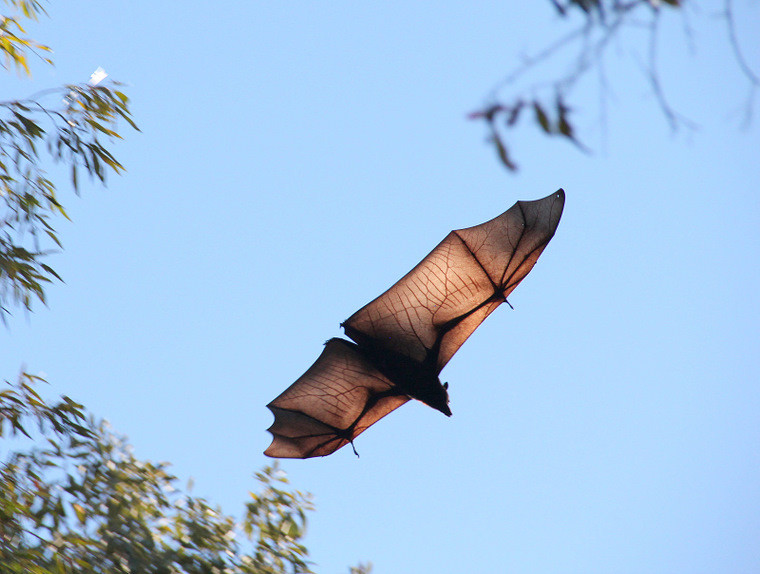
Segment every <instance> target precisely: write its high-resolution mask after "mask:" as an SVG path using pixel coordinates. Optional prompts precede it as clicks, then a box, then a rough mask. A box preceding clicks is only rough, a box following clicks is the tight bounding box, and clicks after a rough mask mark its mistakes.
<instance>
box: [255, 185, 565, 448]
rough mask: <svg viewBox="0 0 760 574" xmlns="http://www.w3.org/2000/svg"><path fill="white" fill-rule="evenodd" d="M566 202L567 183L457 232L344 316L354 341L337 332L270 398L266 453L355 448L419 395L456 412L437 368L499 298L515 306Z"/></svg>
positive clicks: (343, 324)
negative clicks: (516, 292)
mask: <svg viewBox="0 0 760 574" xmlns="http://www.w3.org/2000/svg"><path fill="white" fill-rule="evenodd" d="M563 206H564V192H563V191H562V190H559V191H558V192H556V193H555V194H552V195H550V196H548V197H546V198H543V199H540V200H535V201H528V202H517V203H516V204H515V205H514V206H512V208H510V209H509V210H507V211H506V212H504V213H503V214H501V215H500V216H498V217H496V218H494V219H492V220H490V221H487V222H485V223H483V224H481V225H476V226H474V227H469V228H465V229H461V230H458V231H452V232H451V233H449V234H448V235H447V236H446V237H445V238H444V240H443V241H441V242H440V243H439V244H438V246H436V247H435V248H434V249H433V251H431V252H430V254H428V255H427V256H426V257H425V258H424V259H423V260H422V261H421V262H420V263H419V264H418V265H417V266H415V268H414V269H412V270H411V271H410V272H409V273H407V274H406V275H405V276H404V277H402V278H401V279H400V280H399V281H397V282H396V283H395V284H394V285H393V286H392V287H391V288H390V289H388V290H387V291H386V292H385V293H383V294H382V295H381V296H380V297H378V298H376V299H375V300H373V301H371V302H370V303H368V304H367V305H365V306H364V307H363V308H362V309H360V310H359V311H357V312H356V313H354V314H353V315H352V316H351V317H349V318H348V319H347V320H346V321H345V322H344V323H341V326H342V327H343V329H344V330H345V333H346V335H347V336H348V337H350V338H351V339H353V341H355V343H352V342H349V341H346V340H344V339H330V340H329V341H328V342H327V343H326V344H325V350H324V351H323V353H322V355H320V357H319V358H318V359H317V361H316V362H315V363H314V365H312V367H311V368H310V369H309V370H307V372H306V373H304V375H303V376H302V377H300V378H299V379H298V380H297V381H296V382H295V383H293V385H291V386H290V387H289V388H288V389H287V390H286V391H285V392H283V393H282V394H281V395H280V396H278V397H277V398H276V399H275V400H274V401H272V402H271V403H270V404H269V405H268V407H269V408H270V410H271V411H272V413H273V414H274V415H275V422H274V423H273V424H272V426H271V427H270V429H269V430H270V432H271V433H272V434H273V437H274V438H273V442H272V444H271V445H270V447H269V448H268V449H267V451H266V453H265V454H267V455H269V456H277V457H287V458H309V457H312V456H326V455H328V454H331V453H332V452H334V451H335V450H337V449H339V448H340V447H342V446H344V445H345V444H351V446H352V448H353V447H354V444H353V441H354V439H355V438H356V437H357V436H358V435H359V434H360V433H361V432H363V431H364V430H366V428H368V427H369V426H371V425H372V424H374V423H375V422H377V421H378V420H379V419H380V418H382V417H383V416H385V415H386V414H388V413H389V412H391V411H392V410H394V409H396V408H398V407H399V406H401V405H402V404H403V403H404V402H406V401H407V400H408V399H410V398H414V399H417V400H419V401H421V402H423V403H425V404H427V405H429V406H431V407H432V408H434V409H436V410H439V411H441V412H442V413H444V414H445V415H447V416H450V415H451V410H450V409H449V406H448V403H449V397H448V392H447V388H448V385H447V384H446V385H442V384H441V382H440V379H439V378H438V374H439V373H440V371H441V369H442V368H443V366H444V365H445V364H446V363H447V362H448V360H450V358H451V356H452V355H453V354H454V353H455V352H456V350H457V349H458V348H459V347H460V346H461V344H462V343H463V342H464V341H465V340H466V339H467V337H469V336H470V334H471V333H472V332H473V331H474V330H475V329H476V328H477V326H478V325H479V324H480V323H481V322H482V321H483V320H484V319H485V318H486V317H487V316H488V315H489V314H490V313H491V312H493V310H494V309H496V307H498V305H499V304H500V303H503V302H506V303H507V304H508V305H509V306H510V307H511V306H512V305H511V304H509V301H508V300H507V296H508V295H509V293H511V291H512V290H513V289H514V288H515V287H516V286H517V284H519V283H520V281H522V280H523V279H524V277H525V276H526V275H527V274H528V273H529V272H530V270H531V269H532V267H533V265H534V264H535V262H536V260H537V259H538V257H539V255H540V254H541V252H542V251H543V249H544V247H546V245H547V243H548V242H549V240H550V239H551V238H552V236H553V235H554V231H555V230H556V227H557V224H558V223H559V219H560V217H561V214H562V208H563ZM453 310H457V311H460V313H459V314H458V315H454V314H453V313H452V311H453ZM449 335H450V337H449ZM330 421H333V422H330ZM354 452H355V453H356V449H355V448H354ZM357 456H358V453H357Z"/></svg>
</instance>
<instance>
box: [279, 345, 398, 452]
mask: <svg viewBox="0 0 760 574" xmlns="http://www.w3.org/2000/svg"><path fill="white" fill-rule="evenodd" d="M393 389H394V385H393V384H392V383H391V382H390V381H389V380H388V379H387V378H386V377H385V376H383V375H382V374H381V373H380V372H379V371H377V369H375V367H374V366H372V364H371V363H369V362H368V361H367V360H366V359H365V358H364V356H363V355H362V354H361V352H360V351H358V350H357V348H356V346H355V345H354V344H353V343H349V342H348V341H344V340H342V339H331V340H330V341H328V342H327V344H326V345H325V349H324V351H322V354H321V355H320V356H319V358H318V359H317V360H316V362H315V363H314V364H313V365H312V366H311V367H310V368H309V369H308V370H307V371H306V372H305V373H304V374H303V375H302V376H301V377H299V378H298V380H296V382H295V383H293V384H292V385H291V386H290V387H288V388H287V389H286V390H285V391H284V392H283V393H282V394H281V395H280V396H278V397H277V398H276V399H274V400H273V401H272V402H271V403H269V405H267V406H268V407H269V409H270V410H271V411H272V413H273V414H274V415H275V421H274V423H273V424H272V426H271V427H270V429H269V430H270V432H271V433H272V435H273V437H274V439H273V441H272V444H271V445H270V447H269V448H268V449H267V451H266V453H265V454H268V455H269V456H275V457H279V458H303V457H310V456H325V455H327V454H330V453H332V452H334V451H335V450H337V449H339V448H340V447H342V446H343V445H345V444H347V443H348V442H349V440H353V439H354V438H355V437H356V436H358V435H359V434H360V433H362V432H363V431H364V430H365V429H366V428H367V427H369V426H370V425H372V424H374V423H375V422H377V421H378V420H380V419H381V418H382V417H384V416H385V415H387V414H388V413H389V412H391V411H392V410H394V409H396V408H398V407H400V406H401V405H402V404H404V403H405V402H406V401H408V400H409V397H408V396H406V395H400V396H399V395H392V396H384V395H383V393H389V392H391V393H392V392H393ZM367 407H369V408H367ZM365 410H366V412H363V411H365ZM362 413H363V414H362ZM360 417H361V418H360ZM357 419H358V420H357Z"/></svg>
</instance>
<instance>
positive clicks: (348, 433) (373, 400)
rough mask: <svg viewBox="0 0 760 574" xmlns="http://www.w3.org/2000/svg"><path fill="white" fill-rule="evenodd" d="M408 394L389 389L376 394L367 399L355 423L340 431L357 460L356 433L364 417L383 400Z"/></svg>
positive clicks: (339, 434)
mask: <svg viewBox="0 0 760 574" xmlns="http://www.w3.org/2000/svg"><path fill="white" fill-rule="evenodd" d="M405 394H406V393H402V392H400V391H398V390H396V389H393V388H391V389H388V390H387V391H383V392H382V393H375V394H374V395H372V396H370V397H369V399H367V402H366V404H365V405H364V408H363V409H362V412H360V413H359V416H357V417H356V418H355V419H354V422H352V423H351V424H350V425H348V426H347V427H346V428H345V429H344V430H342V431H340V432H339V433H336V434H338V437H339V438H342V439H345V440H347V441H348V442H349V443H350V444H351V448H352V449H354V454H355V455H356V458H360V457H359V453H358V452H357V451H356V447H355V446H354V438H356V437H355V435H354V431H355V430H356V425H358V424H359V421H361V420H362V418H363V417H364V415H366V414H367V413H368V412H369V411H370V410H371V409H372V407H374V406H375V405H376V404H377V403H378V402H379V401H380V400H381V399H385V398H387V397H396V396H400V395H405Z"/></svg>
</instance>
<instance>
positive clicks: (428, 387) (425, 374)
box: [299, 323, 451, 458]
mask: <svg viewBox="0 0 760 574" xmlns="http://www.w3.org/2000/svg"><path fill="white" fill-rule="evenodd" d="M341 326H343V324H342V323H341ZM343 327H344V330H345V331H346V334H347V335H348V336H349V337H351V338H352V339H353V338H354V336H355V335H356V332H354V334H352V333H350V332H349V331H350V328H346V327H345V326H343ZM359 338H360V339H363V337H359ZM330 343H340V344H342V345H346V346H349V347H351V348H352V349H354V350H355V351H356V352H357V353H359V354H360V355H362V357H364V358H365V359H366V360H367V362H369V363H370V364H372V365H373V366H374V367H375V368H376V369H377V370H378V371H379V372H381V373H382V374H383V375H385V377H387V378H388V380H390V381H391V382H393V387H391V388H390V389H388V390H386V391H382V392H379V393H375V394H372V395H371V396H370V397H369V398H368V399H367V402H366V403H365V405H364V408H363V409H362V411H361V413H359V415H358V416H357V417H356V418H355V419H354V421H353V422H352V423H351V424H350V425H349V426H348V427H346V428H337V427H331V428H332V429H333V432H334V435H335V436H334V438H333V439H328V440H327V441H326V442H333V441H341V440H343V441H347V442H348V443H350V444H351V448H353V450H354V454H355V455H356V456H359V453H358V452H356V447H355V446H354V441H353V436H354V432H355V429H356V425H357V424H358V423H359V421H361V420H362V418H363V417H364V416H365V415H366V414H367V413H368V412H369V411H370V410H371V409H372V408H373V407H374V406H375V405H376V404H377V403H378V402H379V401H380V400H382V399H384V398H387V397H395V396H408V397H412V398H415V399H417V400H419V401H422V402H423V403H425V404H426V405H429V406H431V407H433V408H434V409H436V410H438V411H441V412H442V413H443V414H445V415H446V416H451V410H450V409H449V406H448V403H449V395H448V393H447V388H448V384H447V383H444V384H441V381H440V380H439V379H438V375H437V374H436V373H435V364H434V363H433V365H432V368H431V366H430V365H429V364H427V363H429V362H427V361H426V362H425V363H418V362H417V361H414V360H412V359H410V358H409V357H406V356H404V355H402V354H400V353H393V352H387V351H383V350H382V349H377V348H375V346H374V345H372V343H368V344H367V345H366V346H361V345H358V344H356V343H353V342H351V341H346V340H345V339H340V338H338V337H335V338H333V339H330V340H329V341H327V342H326V343H325V345H328V344H330ZM299 414H301V415H303V413H300V412H299ZM307 416H308V415H307ZM324 445H325V443H321V444H320V445H319V446H318V447H316V448H314V449H312V451H315V450H317V448H320V447H323V446H324ZM312 454H313V452H307V453H306V456H305V457H304V458H308V457H309V456H310V455H312Z"/></svg>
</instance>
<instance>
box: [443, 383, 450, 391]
mask: <svg viewBox="0 0 760 574" xmlns="http://www.w3.org/2000/svg"><path fill="white" fill-rule="evenodd" d="M443 388H444V389H445V390H447V391H448V390H449V384H448V383H443Z"/></svg>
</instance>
